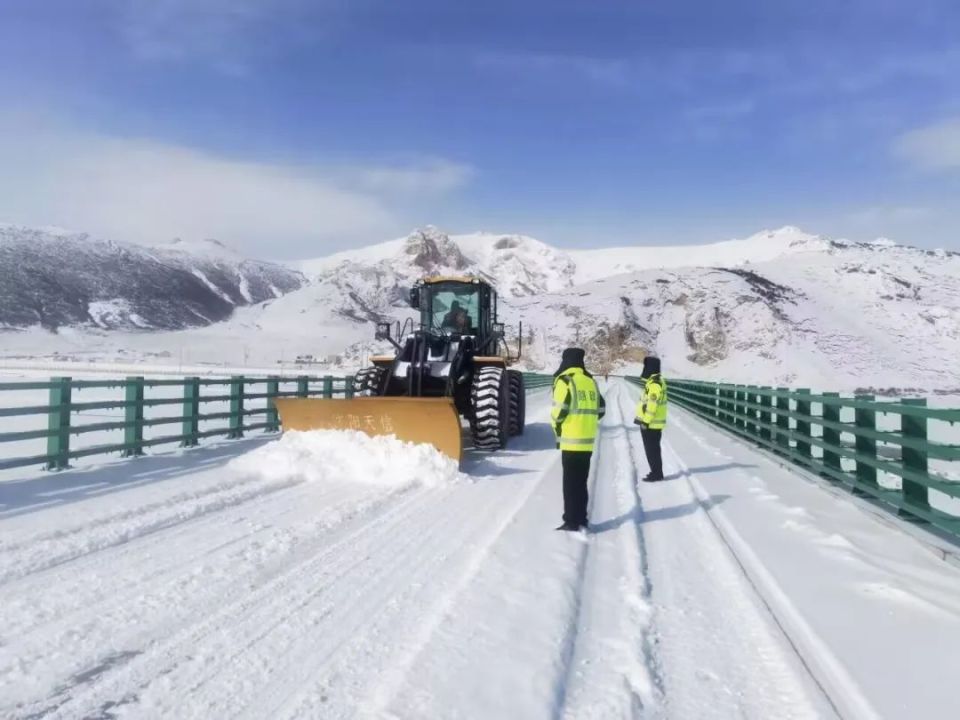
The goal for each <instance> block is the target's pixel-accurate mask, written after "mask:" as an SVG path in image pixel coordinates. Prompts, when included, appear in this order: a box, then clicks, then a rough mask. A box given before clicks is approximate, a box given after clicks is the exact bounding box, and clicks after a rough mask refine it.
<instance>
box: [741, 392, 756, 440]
mask: <svg viewBox="0 0 960 720" xmlns="http://www.w3.org/2000/svg"><path fill="white" fill-rule="evenodd" d="M755 389H756V388H754V387H753V385H748V386H747V391H746V394H745V400H746V402H745V403H744V406H743V412H744V414H745V415H746V417H747V424H746V427H747V434H749V435H750V436H751V437H756V436H757V423H756V420H757V411H756V410H754V409H753V408H751V407H750V406H751V405H754V404H756V402H757V394H756V392H754V391H755Z"/></svg>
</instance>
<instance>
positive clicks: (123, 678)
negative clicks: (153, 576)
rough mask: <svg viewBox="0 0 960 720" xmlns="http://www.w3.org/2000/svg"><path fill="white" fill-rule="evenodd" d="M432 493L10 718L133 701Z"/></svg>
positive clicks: (88, 711)
mask: <svg viewBox="0 0 960 720" xmlns="http://www.w3.org/2000/svg"><path fill="white" fill-rule="evenodd" d="M432 492H437V491H428V490H423V491H418V492H414V493H412V494H410V495H407V496H405V497H402V498H400V499H399V501H398V502H396V503H394V504H390V505H389V506H388V507H387V508H386V509H385V510H384V512H382V513H380V514H378V515H375V516H374V517H373V518H372V519H367V518H363V520H364V522H362V523H360V524H359V526H357V524H356V523H354V524H353V527H351V528H349V529H345V532H343V533H342V534H341V535H342V536H341V537H338V538H336V539H334V541H333V542H330V539H329V538H324V539H323V540H321V541H319V542H318V543H315V544H309V545H308V546H307V547H303V548H299V549H298V550H297V552H294V553H291V555H290V557H289V560H288V562H286V563H284V564H281V565H278V566H277V567H274V568H270V569H267V570H263V571H261V577H257V578H253V579H251V580H250V581H249V585H248V587H247V588H246V589H247V592H244V593H242V594H238V595H234V596H227V597H218V598H217V600H216V602H215V603H214V604H211V605H210V606H208V607H195V606H191V607H190V613H189V614H190V615H191V617H192V620H193V622H188V624H186V625H184V624H183V618H179V619H171V620H170V621H168V622H165V623H163V624H161V625H159V626H153V627H150V628H148V629H147V631H146V632H145V633H144V636H143V637H142V639H141V646H140V647H130V648H126V649H125V651H126V652H127V653H128V655H127V656H126V657H125V662H122V663H118V664H116V665H114V666H111V667H110V668H109V670H107V671H106V672H104V673H102V674H101V675H98V676H97V677H96V678H95V680H94V681H92V682H79V683H75V684H73V685H67V686H64V687H61V688H60V690H59V692H57V693H55V695H54V696H52V697H49V698H48V699H46V700H43V701H39V702H34V703H30V704H28V705H25V706H22V707H17V708H16V714H15V715H14V717H27V716H35V717H53V718H56V717H64V718H73V717H78V716H80V717H86V716H88V715H93V716H96V715H97V713H99V712H101V711H102V710H104V708H111V707H115V706H117V705H118V704H130V703H132V702H134V701H135V699H136V698H137V696H138V695H139V693H140V692H141V691H142V689H143V688H146V687H147V686H149V685H150V684H151V682H153V681H154V680H156V679H159V678H163V677H164V676H166V675H168V674H169V673H171V672H172V671H173V669H175V668H176V667H177V665H178V664H180V663H181V662H182V661H184V660H185V659H190V658H192V657H193V656H194V653H195V652H196V649H197V648H201V649H202V647H203V645H202V643H203V641H205V640H208V639H209V638H211V637H215V636H218V635H219V636H222V637H224V638H229V637H230V636H231V633H232V632H233V631H234V627H235V625H236V624H237V622H239V621H240V620H242V619H243V618H246V617H248V616H250V615H251V614H253V613H255V612H257V611H258V610H262V608H270V609H271V611H273V610H275V609H276V605H277V604H278V603H279V605H280V610H282V607H283V605H284V604H285V603H286V602H288V601H289V598H287V597H286V596H285V594H284V591H285V589H286V588H288V587H290V586H293V587H296V585H297V584H298V583H299V582H302V578H303V577H307V578H309V577H313V576H315V575H319V574H320V570H321V569H322V568H323V566H324V564H325V563H326V562H327V561H328V560H330V559H331V558H332V557H335V556H337V553H338V552H339V551H344V552H345V553H347V554H348V553H349V551H350V548H351V546H352V545H353V544H354V543H357V542H358V541H360V540H362V539H363V537H364V536H373V537H379V536H381V535H384V534H387V533H389V532H390V531H391V530H392V529H393V528H394V527H395V526H396V525H397V524H398V523H402V522H403V521H405V520H406V519H407V518H408V517H409V516H410V514H412V513H413V512H414V511H415V509H416V507H417V506H418V505H419V504H422V503H423V502H425V501H426V499H427V497H428V496H429V495H430V494H431V493H432ZM318 546H319V547H318ZM361 547H362V546H361ZM350 557H352V556H350ZM354 560H357V559H356V558H354ZM357 561H359V560H357ZM348 569H349V568H343V567H340V568H339V572H340V573H341V574H343V573H344V572H346V571H347V570H348ZM271 598H273V601H272V602H271V601H270V600H271ZM277 598H279V600H277ZM273 614H276V613H273ZM181 699H182V698H181ZM174 701H176V698H174ZM168 712H170V713H171V714H172V715H176V716H178V717H182V715H181V714H180V712H179V709H178V708H176V707H174V708H168Z"/></svg>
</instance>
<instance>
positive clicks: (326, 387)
mask: <svg viewBox="0 0 960 720" xmlns="http://www.w3.org/2000/svg"><path fill="white" fill-rule="evenodd" d="M323 396H324V397H325V398H327V399H329V398H332V397H333V378H332V377H330V376H329V375H327V376H326V377H324V378H323Z"/></svg>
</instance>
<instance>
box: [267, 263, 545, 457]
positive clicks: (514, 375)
mask: <svg viewBox="0 0 960 720" xmlns="http://www.w3.org/2000/svg"><path fill="white" fill-rule="evenodd" d="M410 306H411V307H412V308H414V309H415V310H419V312H420V322H419V324H418V325H417V324H415V323H413V322H412V320H408V321H407V323H405V324H404V325H403V326H402V327H401V326H400V324H399V323H396V324H391V323H381V324H378V325H377V331H376V338H377V339H378V340H381V341H387V342H389V343H390V344H391V345H393V347H394V348H395V351H396V352H395V353H393V354H390V355H378V356H374V357H372V358H371V359H370V360H371V363H372V365H371V366H370V367H367V368H364V369H363V370H361V371H360V372H358V373H357V374H356V376H355V377H354V379H353V383H354V386H353V390H354V397H353V398H349V399H321V398H286V399H279V400H277V401H276V404H277V410H278V411H279V413H280V421H281V423H282V425H283V428H284V430H316V429H354V430H360V431H362V432H365V433H367V434H369V435H396V436H397V437H398V438H400V439H401V440H407V441H410V442H415V443H429V444H431V445H434V446H435V447H436V448H437V449H438V450H440V451H441V452H443V453H445V454H447V455H449V456H450V457H452V458H454V459H456V460H458V461H459V460H460V457H461V454H462V448H463V445H464V442H463V437H462V431H461V422H460V418H461V417H463V418H464V419H465V420H466V421H467V423H468V425H469V428H470V437H471V438H472V442H473V446H474V447H475V448H477V449H480V450H498V449H501V448H504V447H506V445H507V440H508V439H509V438H510V437H511V436H514V435H520V434H522V433H523V430H524V423H525V414H526V393H525V389H524V384H523V375H522V373H520V372H519V371H517V370H513V369H510V365H511V364H513V363H514V362H516V361H517V360H519V359H520V355H521V353H522V350H523V325H522V323H521V324H520V328H519V331H518V335H517V337H518V341H517V354H516V355H515V356H511V355H510V353H509V351H508V349H507V346H506V340H505V336H504V325H503V324H502V323H500V322H498V319H497V293H496V290H494V288H493V287H492V286H491V285H490V284H489V283H488V282H486V281H484V280H482V279H480V278H476V277H430V278H425V279H422V280H420V281H419V282H417V284H416V285H414V287H413V288H411V289H410Z"/></svg>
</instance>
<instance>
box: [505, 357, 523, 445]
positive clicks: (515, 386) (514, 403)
mask: <svg viewBox="0 0 960 720" xmlns="http://www.w3.org/2000/svg"><path fill="white" fill-rule="evenodd" d="M507 374H508V376H509V378H510V435H511V436H516V435H523V430H524V425H525V424H526V415H527V391H526V387H525V385H524V382H523V373H522V372H520V371H519V370H508V371H507Z"/></svg>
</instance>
